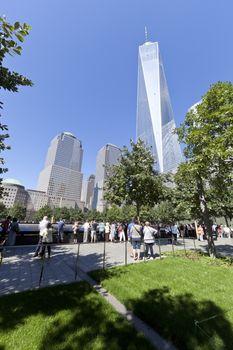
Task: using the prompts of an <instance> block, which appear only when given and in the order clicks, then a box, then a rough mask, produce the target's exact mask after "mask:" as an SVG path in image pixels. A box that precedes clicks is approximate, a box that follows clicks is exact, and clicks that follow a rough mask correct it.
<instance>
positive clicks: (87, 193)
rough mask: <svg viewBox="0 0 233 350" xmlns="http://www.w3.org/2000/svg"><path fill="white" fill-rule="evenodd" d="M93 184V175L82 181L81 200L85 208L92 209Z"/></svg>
mask: <svg viewBox="0 0 233 350" xmlns="http://www.w3.org/2000/svg"><path fill="white" fill-rule="evenodd" d="M94 185H95V175H90V176H89V178H88V179H86V180H84V181H83V185H82V194H81V200H82V202H83V203H84V206H85V207H86V208H87V209H92V199H93V190H94Z"/></svg>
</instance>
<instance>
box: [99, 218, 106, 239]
mask: <svg viewBox="0 0 233 350" xmlns="http://www.w3.org/2000/svg"><path fill="white" fill-rule="evenodd" d="M104 229H105V225H104V223H103V221H101V222H100V223H99V225H98V230H99V240H101V241H103V240H104Z"/></svg>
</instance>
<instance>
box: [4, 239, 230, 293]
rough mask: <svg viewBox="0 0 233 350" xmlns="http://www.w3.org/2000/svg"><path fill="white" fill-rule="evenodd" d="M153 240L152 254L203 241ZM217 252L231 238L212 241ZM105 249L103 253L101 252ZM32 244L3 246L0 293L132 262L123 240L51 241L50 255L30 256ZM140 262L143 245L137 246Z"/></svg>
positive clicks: (202, 244) (68, 280)
mask: <svg viewBox="0 0 233 350" xmlns="http://www.w3.org/2000/svg"><path fill="white" fill-rule="evenodd" d="M159 243H160V244H158V242H157V244H155V246H154V251H155V257H156V258H158V259H159V258H160V256H161V255H163V254H164V253H165V252H173V250H174V251H176V250H177V249H182V250H184V249H202V250H203V251H207V242H206V241H203V242H199V241H197V240H194V239H185V240H183V239H181V238H180V239H178V243H177V245H172V244H171V243H168V241H167V240H166V239H165V240H163V239H161V240H160V242H159ZM215 244H216V249H217V252H218V253H219V254H221V255H227V256H232V257H233V239H227V238H222V239H219V240H217V241H216V242H215ZM104 250H105V253H104ZM34 252H35V246H15V247H5V248H4V252H3V260H2V263H1V264H0V295H4V294H10V293H15V292H20V291H24V290H28V289H36V288H39V287H46V286H51V285H56V284H63V283H71V282H74V281H79V280H80V279H82V278H81V277H80V276H82V275H83V273H86V272H88V271H92V270H97V269H102V268H109V267H113V266H118V265H124V264H132V263H134V261H133V259H132V258H131V257H130V255H131V245H130V243H129V242H127V243H110V242H107V243H106V244H104V243H103V242H99V243H85V244H80V245H77V244H70V245H53V246H52V255H51V258H50V259H48V258H45V259H40V258H34V257H33V255H34ZM141 256H142V260H141V262H142V263H143V262H144V259H143V257H144V246H143V245H142V247H141Z"/></svg>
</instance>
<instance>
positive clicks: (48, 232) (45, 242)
mask: <svg viewBox="0 0 233 350" xmlns="http://www.w3.org/2000/svg"><path fill="white" fill-rule="evenodd" d="M40 234H41V236H42V249H41V252H40V253H39V256H41V257H43V256H44V255H45V247H47V252H48V258H50V255H51V245H50V243H53V229H52V224H51V223H50V222H48V224H47V226H46V228H44V229H43V230H42V231H41V233H40Z"/></svg>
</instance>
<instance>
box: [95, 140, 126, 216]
mask: <svg viewBox="0 0 233 350" xmlns="http://www.w3.org/2000/svg"><path fill="white" fill-rule="evenodd" d="M120 157H121V150H120V148H119V147H117V146H114V145H111V144H107V145H106V146H104V147H103V148H101V149H100V150H99V152H98V154H97V157H96V174H95V186H94V192H93V200H92V208H93V209H96V210H98V211H100V212H102V211H103V210H104V209H105V208H106V202H105V200H104V182H105V180H106V178H107V172H106V167H107V166H111V165H115V164H117V163H118V162H119V159H120Z"/></svg>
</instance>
